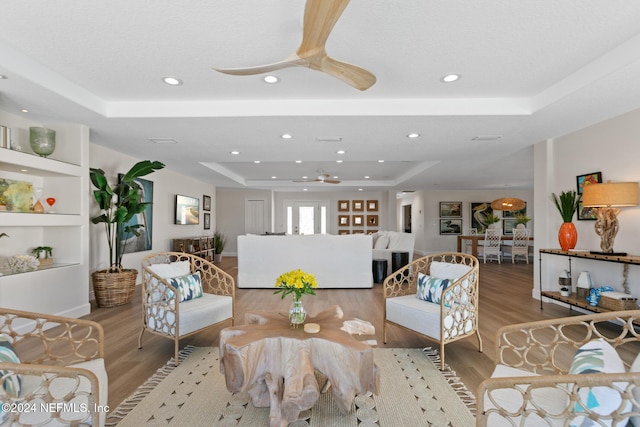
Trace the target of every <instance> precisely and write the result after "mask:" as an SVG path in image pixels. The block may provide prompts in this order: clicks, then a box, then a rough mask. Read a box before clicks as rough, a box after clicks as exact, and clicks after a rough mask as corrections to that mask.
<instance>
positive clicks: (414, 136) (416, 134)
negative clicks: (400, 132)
mask: <svg viewBox="0 0 640 427" xmlns="http://www.w3.org/2000/svg"><path fill="white" fill-rule="evenodd" d="M419 136H420V134H419V133H410V134H409V135H407V138H417V137H419Z"/></svg>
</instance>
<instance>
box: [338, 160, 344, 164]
mask: <svg viewBox="0 0 640 427" xmlns="http://www.w3.org/2000/svg"><path fill="white" fill-rule="evenodd" d="M342 162H344V160H336V163H342Z"/></svg>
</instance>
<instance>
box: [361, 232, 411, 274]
mask: <svg viewBox="0 0 640 427" xmlns="http://www.w3.org/2000/svg"><path fill="white" fill-rule="evenodd" d="M371 236H372V238H373V259H386V260H387V273H391V253H392V252H409V262H411V261H413V247H414V245H415V236H414V235H413V234H411V233H402V232H399V231H378V232H377V233H374V234H372V235H371Z"/></svg>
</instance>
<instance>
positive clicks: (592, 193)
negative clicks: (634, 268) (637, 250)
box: [582, 181, 638, 256]
mask: <svg viewBox="0 0 640 427" xmlns="http://www.w3.org/2000/svg"><path fill="white" fill-rule="evenodd" d="M582 205H583V206H584V207H589V208H593V213H594V214H595V215H596V218H597V219H596V223H595V230H596V234H597V235H598V236H600V239H601V240H600V249H602V252H596V251H591V253H600V254H605V255H621V256H626V255H627V254H626V253H623V252H614V251H613V241H614V239H615V237H616V234H618V214H619V213H620V212H621V209H620V208H621V207H627V206H638V183H637V182H611V181H607V182H606V183H601V184H589V185H586V186H585V187H584V189H583V190H582Z"/></svg>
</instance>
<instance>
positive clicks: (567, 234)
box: [558, 222, 578, 251]
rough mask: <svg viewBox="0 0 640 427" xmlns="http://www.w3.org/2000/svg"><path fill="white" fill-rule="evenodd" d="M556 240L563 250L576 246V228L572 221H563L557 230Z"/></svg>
mask: <svg viewBox="0 0 640 427" xmlns="http://www.w3.org/2000/svg"><path fill="white" fill-rule="evenodd" d="M558 241H559V242H560V248H561V249H562V250H563V251H568V250H570V249H573V248H575V247H576V243H578V230H576V226H575V225H574V224H573V223H572V222H563V223H562V225H561V226H560V230H559V231H558Z"/></svg>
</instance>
